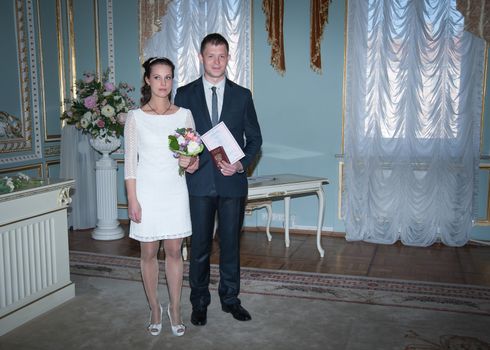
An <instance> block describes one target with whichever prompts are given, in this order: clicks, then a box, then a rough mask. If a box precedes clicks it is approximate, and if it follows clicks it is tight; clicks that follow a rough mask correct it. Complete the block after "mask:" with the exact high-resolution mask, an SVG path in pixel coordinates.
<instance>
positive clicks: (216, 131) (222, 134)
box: [201, 122, 245, 164]
mask: <svg viewBox="0 0 490 350" xmlns="http://www.w3.org/2000/svg"><path fill="white" fill-rule="evenodd" d="M201 140H202V142H204V145H205V146H206V148H207V149H208V150H209V151H210V152H211V151H212V150H213V149H215V148H218V147H220V146H221V147H223V149H224V151H225V153H226V156H227V157H228V160H229V162H230V164H233V163H236V162H238V161H239V160H240V159H242V158H243V157H245V153H243V151H242V149H241V148H240V146H239V145H238V143H237V142H236V140H235V138H234V137H233V135H232V134H231V132H230V130H229V129H228V127H227V126H226V124H225V123H224V122H219V123H218V124H216V126H215V127H214V128H212V129H211V130H209V131H208V132H207V133H205V134H204V135H202V136H201Z"/></svg>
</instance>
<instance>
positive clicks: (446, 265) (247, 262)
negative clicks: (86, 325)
mask: <svg viewBox="0 0 490 350" xmlns="http://www.w3.org/2000/svg"><path fill="white" fill-rule="evenodd" d="M123 227H124V228H125V230H126V231H127V229H128V227H127V225H123ZM274 231H276V232H272V241H271V242H268V241H267V237H266V235H265V233H264V231H260V230H259V229H255V228H253V229H250V228H248V229H247V231H245V232H243V233H242V237H241V241H240V244H241V249H240V252H241V265H242V266H246V267H255V268H264V269H279V270H291V271H305V272H321V273H330V274H342V275H353V276H365V277H380V278H393V279H403V280H418V281H430V282H444V283H457V284H473V285H483V286H490V246H483V245H477V244H468V245H466V246H464V247H460V248H453V247H447V246H445V245H443V244H434V245H432V246H431V247H426V248H419V247H409V246H404V245H402V244H401V243H399V242H398V243H396V244H393V245H379V244H372V243H365V242H347V241H346V240H345V239H344V238H343V237H342V236H340V235H338V234H329V233H324V236H323V237H322V245H323V248H324V249H325V257H324V258H320V255H319V253H318V251H317V248H316V236H315V235H313V234H300V233H291V234H290V240H291V244H290V246H289V248H286V247H285V245H284V235H283V233H282V232H281V231H280V230H279V229H275V230H274ZM218 239H219V237H216V238H215V242H214V244H213V253H212V257H211V262H212V263H219V245H218ZM69 245H70V250H79V251H90V252H94V253H104V254H111V255H121V256H132V257H139V243H138V242H137V241H134V240H132V239H130V238H128V237H127V236H126V237H124V238H122V239H119V240H115V241H97V240H94V239H92V237H91V230H78V231H70V232H69ZM160 255H161V256H160V257H161V258H163V255H164V254H163V252H162V253H161V254H160Z"/></svg>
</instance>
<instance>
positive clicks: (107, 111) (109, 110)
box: [100, 105, 115, 118]
mask: <svg viewBox="0 0 490 350" xmlns="http://www.w3.org/2000/svg"><path fill="white" fill-rule="evenodd" d="M100 113H102V115H103V116H105V117H107V118H112V117H114V115H115V110H114V107H112V106H111V105H105V106H104V107H102V109H101V110H100Z"/></svg>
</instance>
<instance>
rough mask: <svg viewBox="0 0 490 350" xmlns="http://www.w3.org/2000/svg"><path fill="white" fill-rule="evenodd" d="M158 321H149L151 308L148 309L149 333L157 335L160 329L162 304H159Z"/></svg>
mask: <svg viewBox="0 0 490 350" xmlns="http://www.w3.org/2000/svg"><path fill="white" fill-rule="evenodd" d="M159 306H160V323H151V310H150V321H149V323H150V324H149V325H148V331H149V332H150V334H151V335H159V334H160V332H161V331H162V317H163V308H162V305H161V304H160V305H159Z"/></svg>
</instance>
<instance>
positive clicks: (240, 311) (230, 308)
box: [221, 304, 252, 321]
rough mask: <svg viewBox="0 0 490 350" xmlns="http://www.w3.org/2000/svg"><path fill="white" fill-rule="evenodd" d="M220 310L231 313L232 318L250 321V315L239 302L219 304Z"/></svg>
mask: <svg viewBox="0 0 490 350" xmlns="http://www.w3.org/2000/svg"><path fill="white" fill-rule="evenodd" d="M221 310H223V311H224V312H228V313H231V314H232V316H233V318H235V319H236V320H238V321H250V320H251V319H252V316H250V314H249V313H248V311H247V310H245V309H244V308H243V307H242V306H241V305H240V304H233V305H224V304H223V305H221Z"/></svg>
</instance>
